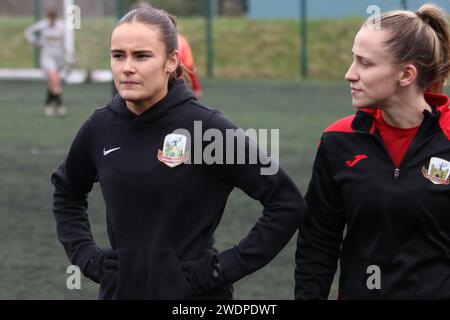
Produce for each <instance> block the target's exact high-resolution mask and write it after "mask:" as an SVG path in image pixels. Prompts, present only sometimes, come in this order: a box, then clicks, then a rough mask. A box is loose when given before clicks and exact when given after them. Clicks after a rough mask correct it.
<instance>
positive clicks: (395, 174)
mask: <svg viewBox="0 0 450 320" xmlns="http://www.w3.org/2000/svg"><path fill="white" fill-rule="evenodd" d="M399 176H400V169H399V168H396V169H395V170H394V180H395V181H397V180H398V177H399Z"/></svg>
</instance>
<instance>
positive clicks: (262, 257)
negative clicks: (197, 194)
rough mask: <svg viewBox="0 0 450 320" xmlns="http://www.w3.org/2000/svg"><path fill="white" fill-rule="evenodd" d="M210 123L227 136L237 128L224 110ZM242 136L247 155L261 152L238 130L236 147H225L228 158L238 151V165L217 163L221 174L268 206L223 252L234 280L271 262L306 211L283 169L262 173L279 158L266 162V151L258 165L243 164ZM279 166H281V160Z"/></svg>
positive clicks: (228, 273) (227, 271) (235, 157)
mask: <svg viewBox="0 0 450 320" xmlns="http://www.w3.org/2000/svg"><path fill="white" fill-rule="evenodd" d="M210 123H211V126H210V127H212V128H216V129H219V130H220V131H221V132H222V134H223V136H224V137H225V136H226V135H227V134H226V131H227V129H237V127H236V126H235V125H234V124H232V123H231V122H230V121H228V120H227V119H225V118H224V117H223V116H222V115H221V114H220V113H216V114H214V115H213V117H212V120H211V121H210ZM240 139H241V141H245V153H246V156H247V157H249V155H250V154H252V153H256V154H258V153H259V148H258V146H257V145H256V144H255V143H254V142H253V141H252V140H250V139H249V138H248V137H246V136H245V135H244V132H243V131H237V135H236V138H235V139H234V140H233V142H234V146H233V147H232V149H230V145H228V146H227V145H226V143H225V150H224V159H226V158H227V157H229V156H230V154H229V153H230V152H231V150H233V151H234V152H233V153H234V154H233V157H232V158H233V161H234V164H220V165H216V170H217V174H218V177H219V179H221V180H222V181H224V183H226V184H228V185H230V186H232V187H238V188H240V189H241V190H243V191H244V192H245V193H246V194H247V195H248V196H250V197H251V198H253V199H255V200H258V201H259V202H260V203H261V204H262V206H263V207H264V208H263V211H262V214H261V216H260V218H259V219H258V220H257V222H256V223H255V225H254V226H253V227H252V229H251V230H250V231H249V233H248V234H247V236H245V237H244V238H243V239H242V240H241V241H240V242H239V244H237V245H235V246H234V247H233V248H230V249H228V250H225V251H223V252H221V253H220V254H219V257H218V258H219V261H220V264H221V266H222V268H223V272H224V273H225V276H226V278H227V280H228V281H230V282H234V281H237V280H239V279H240V278H242V277H243V276H245V275H247V274H250V273H252V272H254V271H256V270H257V269H259V268H261V267H263V266H264V265H266V264H267V263H268V262H269V261H271V260H272V259H273V258H274V257H275V256H276V255H277V254H278V253H279V252H280V251H281V250H282V249H283V247H284V246H285V245H286V244H287V243H288V242H289V240H290V239H291V238H292V236H293V235H294V233H295V232H296V230H297V229H298V226H299V222H300V220H301V219H302V216H303V215H304V214H305V212H306V204H305V202H304V200H303V197H302V195H301V193H300V192H299V190H298V189H297V187H296V185H295V184H294V182H293V181H292V180H291V179H290V178H289V176H288V175H287V174H286V172H285V171H284V170H283V168H281V167H279V169H278V171H276V172H275V173H274V174H269V175H264V174H262V172H263V171H261V169H262V168H266V169H267V167H268V166H270V165H273V164H275V161H276V160H277V159H271V161H272V163H271V164H267V165H266V163H267V161H268V160H269V158H268V157H267V155H266V154H265V153H263V152H262V153H261V154H260V157H261V158H260V159H259V160H258V161H256V163H255V164H249V162H250V161H246V164H239V161H238V158H239V156H238V155H237V152H236V151H237V150H238V149H239V148H240V147H239V143H238V141H239V140H240ZM228 142H230V141H229V140H228ZM243 145H244V144H243ZM249 159H250V158H248V160H249ZM261 160H262V161H261ZM276 165H277V166H278V163H276ZM241 214H245V212H242V213H241Z"/></svg>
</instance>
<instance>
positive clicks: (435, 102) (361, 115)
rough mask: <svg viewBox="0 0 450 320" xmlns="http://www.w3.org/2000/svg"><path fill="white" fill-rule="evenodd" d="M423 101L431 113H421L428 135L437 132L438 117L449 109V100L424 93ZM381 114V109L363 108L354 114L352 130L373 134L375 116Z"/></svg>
mask: <svg viewBox="0 0 450 320" xmlns="http://www.w3.org/2000/svg"><path fill="white" fill-rule="evenodd" d="M425 101H427V102H428V104H429V105H430V106H431V109H432V112H430V111H428V110H424V111H423V115H424V120H423V122H422V125H421V126H423V127H424V128H423V129H424V130H426V131H427V132H428V133H433V132H435V131H436V130H439V129H440V127H439V117H440V115H441V112H444V111H445V112H446V111H447V110H448V108H449V104H450V99H449V97H447V96H446V95H443V94H436V93H429V92H427V93H425ZM380 112H381V109H370V108H363V109H359V110H358V111H357V112H356V115H355V117H354V119H353V121H352V129H353V130H355V131H360V132H366V133H370V134H373V133H375V121H374V118H375V116H376V115H377V114H378V113H380Z"/></svg>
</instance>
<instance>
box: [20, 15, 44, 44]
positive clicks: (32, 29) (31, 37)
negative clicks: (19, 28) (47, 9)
mask: <svg viewBox="0 0 450 320" xmlns="http://www.w3.org/2000/svg"><path fill="white" fill-rule="evenodd" d="M45 24H46V22H45V21H44V20H42V21H39V22H36V23H35V24H33V25H31V26H29V27H28V28H27V29H26V30H25V32H24V34H25V38H26V39H27V40H28V42H30V43H31V44H38V43H39V39H38V37H37V36H36V33H37V32H40V31H41V30H42V29H44V28H45Z"/></svg>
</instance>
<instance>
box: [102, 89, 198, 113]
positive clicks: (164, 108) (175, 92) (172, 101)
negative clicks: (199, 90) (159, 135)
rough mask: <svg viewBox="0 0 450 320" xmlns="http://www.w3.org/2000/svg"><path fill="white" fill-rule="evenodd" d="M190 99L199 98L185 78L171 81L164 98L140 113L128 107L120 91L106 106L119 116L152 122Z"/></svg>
mask: <svg viewBox="0 0 450 320" xmlns="http://www.w3.org/2000/svg"><path fill="white" fill-rule="evenodd" d="M190 100H197V97H196V96H195V95H194V93H193V92H191V91H190V90H188V88H187V87H186V85H185V84H184V81H183V80H175V81H171V82H169V88H168V92H167V94H166V95H165V96H164V98H162V99H161V100H159V101H158V102H157V103H155V104H154V105H153V106H152V107H150V108H148V109H147V110H145V111H144V112H143V113H141V114H140V115H137V114H135V113H134V112H132V111H130V110H129V109H128V108H127V106H126V104H125V100H124V99H123V98H122V97H121V96H120V95H119V93H117V94H116V95H115V96H114V97H113V98H112V100H111V101H110V102H108V104H107V105H106V107H107V108H108V109H109V110H111V111H112V112H113V113H115V114H116V115H118V116H119V117H122V118H128V119H130V120H134V121H137V122H151V121H155V120H156V119H157V118H159V117H160V116H162V115H164V114H165V113H166V112H168V111H169V110H171V109H172V108H174V107H177V106H180V105H183V104H184V103H186V102H188V101H190Z"/></svg>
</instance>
